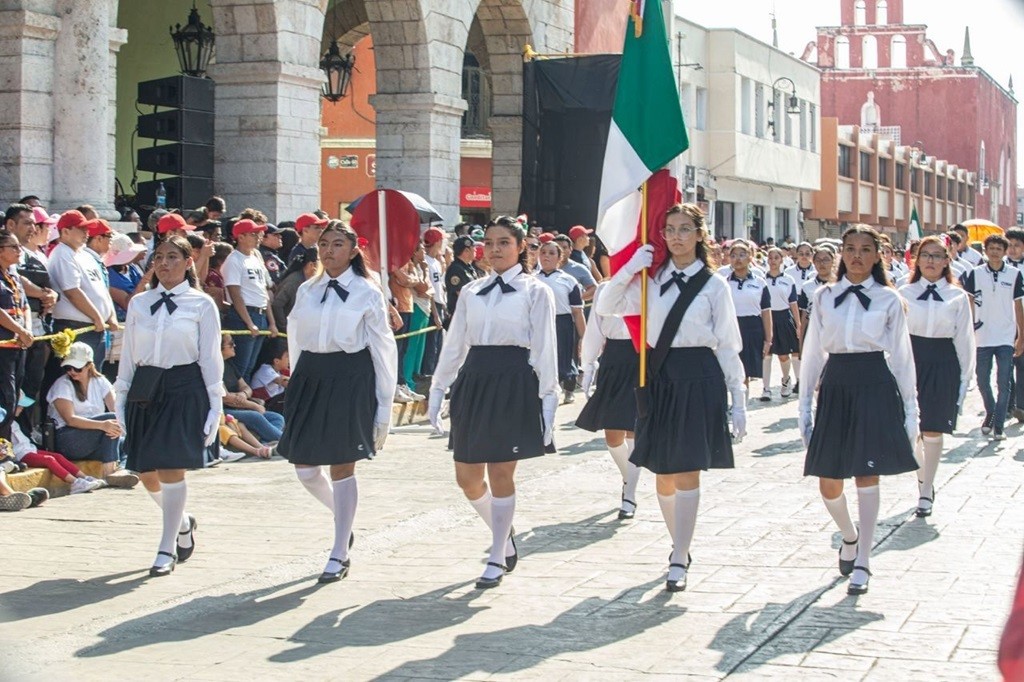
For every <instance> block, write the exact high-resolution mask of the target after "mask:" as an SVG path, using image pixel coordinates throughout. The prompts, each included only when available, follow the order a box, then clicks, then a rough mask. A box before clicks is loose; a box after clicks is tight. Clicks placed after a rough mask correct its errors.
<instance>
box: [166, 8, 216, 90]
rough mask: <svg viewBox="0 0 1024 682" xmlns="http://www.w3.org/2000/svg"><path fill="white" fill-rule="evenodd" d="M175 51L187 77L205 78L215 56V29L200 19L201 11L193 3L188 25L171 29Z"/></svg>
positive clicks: (182, 70)
mask: <svg viewBox="0 0 1024 682" xmlns="http://www.w3.org/2000/svg"><path fill="white" fill-rule="evenodd" d="M171 39H172V40H173V41H174V50H175V52H177V53H178V64H179V65H180V66H181V72H182V73H183V74H185V75H186V76H195V77H198V78H204V77H205V76H206V67H207V66H208V65H209V63H210V58H211V57H212V56H213V46H214V34H213V29H212V28H210V27H209V26H206V25H205V24H203V22H202V21H201V20H200V19H199V10H197V9H196V6H195V3H194V2H193V3H192V12H191V13H190V14H189V15H188V23H186V24H185V25H184V26H182V25H181V24H177V25H176V26H175V27H174V28H172V29H171Z"/></svg>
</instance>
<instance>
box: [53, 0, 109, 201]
mask: <svg viewBox="0 0 1024 682" xmlns="http://www.w3.org/2000/svg"><path fill="white" fill-rule="evenodd" d="M57 14H58V16H59V17H60V18H61V22H62V23H61V28H60V32H59V33H58V34H57V41H56V54H55V62H54V76H53V79H54V82H53V92H54V93H55V94H56V96H55V97H54V98H53V121H54V125H53V158H54V161H55V162H54V164H53V202H52V203H53V206H52V207H51V208H54V209H65V208H69V207H74V206H77V205H79V204H83V203H88V204H92V205H93V206H95V207H96V208H97V210H99V211H100V212H101V213H103V214H105V215H109V214H111V213H112V212H113V208H114V202H113V196H114V185H113V179H112V174H111V172H110V169H111V163H112V161H111V159H110V158H109V157H110V142H109V137H108V132H109V130H110V122H111V119H112V117H113V113H112V112H111V111H110V108H111V107H110V73H111V65H110V62H111V44H110V41H111V38H112V37H114V36H112V32H111V26H110V4H109V2H107V0H57Z"/></svg>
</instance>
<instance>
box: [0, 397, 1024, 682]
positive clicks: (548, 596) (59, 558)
mask: <svg viewBox="0 0 1024 682" xmlns="http://www.w3.org/2000/svg"><path fill="white" fill-rule="evenodd" d="M979 405H980V402H979V400H978V399H977V396H976V395H975V394H972V395H971V396H970V397H969V399H968V406H967V409H965V416H964V417H962V418H961V426H962V427H971V428H972V430H971V431H970V432H969V433H967V434H966V435H964V434H961V435H958V436H957V437H956V438H953V439H952V445H953V447H952V450H951V452H950V453H949V455H948V456H947V457H946V458H945V459H944V461H943V464H942V466H941V467H940V469H939V478H938V481H937V485H938V493H937V497H936V507H935V513H934V515H933V516H932V517H931V518H929V519H916V518H914V516H913V513H912V512H913V508H914V507H915V506H916V497H917V491H916V483H915V479H914V476H913V475H907V476H903V477H899V478H896V479H884V480H883V483H882V490H881V493H882V511H881V515H880V523H879V529H878V533H877V535H876V537H875V542H876V549H875V554H874V558H873V560H872V570H873V571H874V574H875V575H874V577H873V578H872V581H871V589H870V592H869V593H868V594H867V595H865V596H863V597H860V598H859V599H854V598H851V597H847V595H846V579H845V578H840V577H839V575H838V571H837V569H836V548H837V547H838V543H839V537H838V535H837V534H836V533H835V532H833V528H832V525H831V521H830V519H829V517H828V515H827V513H826V512H825V509H824V507H823V505H822V504H821V500H820V498H819V496H818V493H817V485H816V483H815V481H814V480H813V479H805V478H803V476H802V471H803V448H802V446H801V443H800V441H799V438H798V437H797V433H796V401H795V399H789V400H787V401H785V402H780V401H779V400H778V399H776V401H775V402H772V403H770V404H767V405H765V404H762V403H758V402H752V403H751V411H750V420H749V421H750V431H751V434H750V435H749V436H748V437H747V439H746V440H745V441H744V442H743V443H742V444H740V445H739V446H738V447H737V449H736V461H737V468H736V469H735V470H732V471H713V472H709V473H707V474H705V476H704V478H703V485H702V498H701V516H700V520H699V522H698V525H697V534H696V538H695V540H694V545H693V552H692V553H693V566H692V569H691V571H690V577H689V588H688V590H687V591H686V592H683V593H680V594H675V595H669V594H668V593H666V592H665V591H664V589H663V588H664V579H665V570H666V567H667V565H666V558H667V554H668V552H669V550H670V544H671V543H670V541H669V538H668V536H667V533H666V531H665V529H664V526H663V524H662V521H661V516H660V513H659V512H658V507H657V502H656V500H655V498H654V491H653V488H654V486H653V479H652V477H651V476H650V475H645V476H644V477H643V479H642V480H641V486H640V495H639V499H638V502H639V505H640V506H639V510H638V513H637V517H636V519H635V520H634V521H631V522H628V521H627V522H621V521H618V520H617V519H616V517H615V512H616V510H617V507H618V494H619V482H618V481H617V478H618V476H617V471H616V470H615V467H614V465H613V464H612V462H611V458H610V457H609V456H608V454H607V452H606V450H605V449H604V446H603V439H602V438H601V437H600V436H597V435H595V434H589V433H586V432H582V431H579V430H577V429H575V428H572V427H571V422H572V419H573V418H574V416H575V414H576V413H577V412H578V411H579V409H580V408H581V407H582V400H578V401H577V403H576V404H575V405H572V406H564V407H560V408H559V413H558V420H559V423H560V424H561V426H560V428H559V430H558V431H557V435H556V440H557V443H558V445H559V454H558V455H553V456H547V457H543V458H540V459H536V460H529V461H526V462H524V463H522V464H521V465H520V472H519V486H518V495H517V515H516V527H517V531H518V539H519V548H520V554H521V557H522V559H521V561H520V564H519V567H518V568H517V569H516V571H515V573H513V574H511V575H510V576H508V577H507V578H506V579H505V581H504V583H503V584H502V585H501V586H500V587H499V588H497V589H495V590H489V591H485V592H479V591H477V590H475V589H473V581H474V579H475V578H476V577H477V575H478V574H479V573H480V572H481V570H482V566H483V562H484V561H485V560H486V553H485V552H486V548H487V545H488V544H489V541H490V535H489V532H488V531H487V529H486V528H485V526H484V525H483V523H482V522H481V521H480V520H479V518H478V517H476V515H475V513H474V512H473V510H472V508H471V507H470V506H469V505H468V504H467V503H466V502H465V501H464V500H463V499H462V498H461V493H460V492H459V490H458V488H457V487H456V485H455V483H454V477H453V467H452V464H451V457H450V454H449V453H447V452H445V450H444V441H443V440H442V439H440V438H437V437H429V436H428V433H427V430H426V429H425V428H422V427H404V428H403V429H401V430H400V431H399V432H398V433H396V434H395V435H393V436H392V437H391V438H390V439H389V441H388V445H387V448H386V449H385V451H384V452H383V453H382V454H381V456H380V457H379V458H378V459H377V460H375V461H373V462H369V463H365V464H361V465H360V467H359V469H358V476H359V488H360V503H359V504H360V506H359V513H358V515H357V517H356V531H355V532H356V545H355V547H354V549H353V551H352V561H353V568H352V573H351V575H350V577H349V578H348V579H347V580H345V581H343V582H341V583H339V584H335V585H328V586H323V587H320V586H317V585H316V584H315V578H316V576H317V575H318V574H319V572H320V570H321V569H322V567H323V564H324V561H325V560H326V556H327V553H326V552H327V548H328V547H329V546H330V542H331V533H332V528H333V527H332V524H331V519H330V516H329V514H328V512H327V510H326V509H324V508H323V507H321V506H320V505H319V504H318V503H316V502H315V501H314V500H313V499H312V498H311V497H310V496H309V495H308V494H307V493H306V492H305V491H304V490H303V489H302V487H301V486H300V485H299V483H298V482H297V481H296V480H295V477H294V475H293V473H292V471H291V469H290V467H289V466H288V465H287V464H286V463H285V462H283V461H280V460H274V461H272V462H257V461H242V462H239V463H236V464H228V465H221V466H220V467H218V468H217V469H214V470H205V471H200V472H196V473H195V474H192V475H190V478H189V511H190V512H191V513H193V514H194V515H196V516H197V517H198V519H199V523H200V526H199V530H198V531H197V550H196V553H195V555H194V557H193V558H192V559H191V560H190V561H189V562H188V563H186V564H184V565H182V566H180V567H179V568H178V570H177V571H175V573H174V574H173V575H172V576H171V577H169V578H163V579H156V580H153V579H149V578H148V576H147V573H146V570H145V569H146V568H147V567H148V565H149V562H150V561H151V560H152V557H153V554H154V552H155V547H156V541H157V539H158V536H159V513H158V510H157V508H156V506H155V505H154V504H153V502H152V501H151V500H150V499H149V498H148V496H147V495H146V494H145V493H144V492H143V491H142V490H141V488H140V489H138V490H134V491H114V490H109V491H99V492H95V493H91V494H89V495H81V496H74V497H70V498H67V497H66V498H61V499H57V500H51V501H50V502H48V503H47V504H46V505H44V506H43V507H42V508H40V509H34V510H29V511H25V512H20V513H18V514H4V515H0V524H2V528H3V529H4V530H5V531H6V532H5V533H4V540H3V545H4V546H3V550H2V551H0V556H2V558H0V566H2V571H0V574H2V575H3V576H4V579H3V582H2V583H0V680H28V679H47V680H93V679H95V680H109V679H111V678H113V677H115V676H117V677H121V678H126V679H131V678H141V677H142V676H145V677H146V678H147V679H152V680H176V679H188V680H244V681H245V682H251V681H252V680H261V681H262V680H295V679H303V680H370V679H387V680H401V679H410V678H416V679H437V680H442V679H443V680H448V679H471V680H483V679H492V678H494V679H537V680H561V679H566V680H568V679H572V680H579V679H600V680H618V679H622V680H635V679H639V678H640V677H641V676H642V677H643V679H665V680H669V679H673V680H676V679H680V678H681V677H684V676H687V677H694V678H709V679H712V678H713V679H720V678H725V677H735V678H736V679H764V678H773V677H781V678H785V679H787V680H791V679H829V678H841V679H843V680H852V679H876V680H887V679H901V680H941V679H985V680H990V679H997V675H998V672H997V670H996V668H995V652H996V649H997V646H998V638H999V635H1000V633H1001V630H1002V626H1003V623H1004V621H1005V618H1006V614H1007V612H1008V608H1009V603H1010V598H1011V595H1012V592H1013V588H1014V586H1015V580H1016V575H1017V571H1018V568H1019V566H1020V562H1021V552H1022V547H1024V545H1022V538H1024V513H1022V506H1024V505H1022V502H1024V485H1022V484H1024V451H1021V449H1020V448H1021V447H1022V444H1024V440H1022V439H1021V435H1022V431H1021V429H1020V427H1018V426H1012V427H1010V428H1009V429H1008V435H1009V440H1007V441H1005V442H1003V443H1001V444H1000V445H999V446H991V445H989V444H988V441H987V440H984V439H982V438H981V436H980V433H979V431H978V429H977V425H978V424H980V417H976V416H974V415H975V414H976V413H977V411H978V409H979ZM947 440H949V439H948V438H947ZM851 493H852V488H851ZM850 497H851V499H855V495H853V494H851V495H850ZM854 517H855V518H856V514H855V512H854Z"/></svg>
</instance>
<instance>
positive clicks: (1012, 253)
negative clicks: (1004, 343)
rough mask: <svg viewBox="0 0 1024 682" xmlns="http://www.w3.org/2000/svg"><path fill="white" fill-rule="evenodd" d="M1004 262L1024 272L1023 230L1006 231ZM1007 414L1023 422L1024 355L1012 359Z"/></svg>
mask: <svg viewBox="0 0 1024 682" xmlns="http://www.w3.org/2000/svg"><path fill="white" fill-rule="evenodd" d="M1006 241H1007V243H1008V246H1007V247H1006V258H1005V259H1004V260H1005V261H1006V264H1007V265H1012V266H1013V267H1015V268H1017V269H1018V270H1020V271H1021V272H1024V229H1021V228H1019V227H1011V228H1010V229H1008V230H1007V231H1006ZM1007 414H1010V415H1013V418H1014V419H1016V420H1017V421H1018V422H1024V355H1021V356H1017V357H1015V358H1014V359H1013V390H1012V391H1010V405H1009V407H1008V409H1007Z"/></svg>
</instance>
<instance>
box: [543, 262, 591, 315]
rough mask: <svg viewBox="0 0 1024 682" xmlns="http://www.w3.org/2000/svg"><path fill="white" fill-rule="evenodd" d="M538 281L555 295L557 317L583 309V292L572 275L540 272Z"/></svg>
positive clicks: (555, 271)
mask: <svg viewBox="0 0 1024 682" xmlns="http://www.w3.org/2000/svg"><path fill="white" fill-rule="evenodd" d="M537 281H538V282H540V283H541V284H543V285H544V286H546V287H550V289H551V291H552V293H554V295H555V315H569V314H571V313H572V309H573V308H583V290H582V289H580V283H579V282H577V281H576V278H575V277H573V276H572V275H570V274H568V273H566V272H563V271H562V270H552V271H551V272H544V271H543V270H538V271H537Z"/></svg>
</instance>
